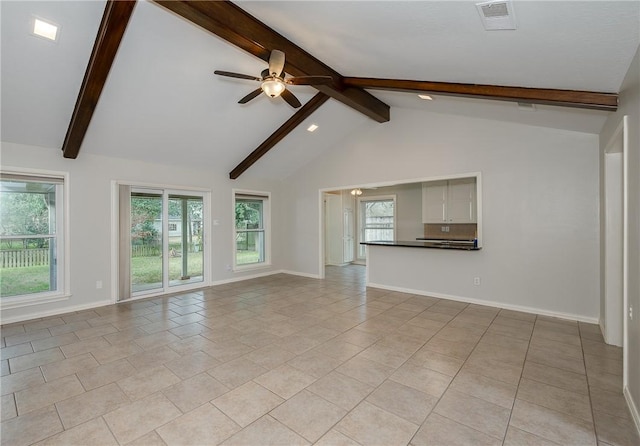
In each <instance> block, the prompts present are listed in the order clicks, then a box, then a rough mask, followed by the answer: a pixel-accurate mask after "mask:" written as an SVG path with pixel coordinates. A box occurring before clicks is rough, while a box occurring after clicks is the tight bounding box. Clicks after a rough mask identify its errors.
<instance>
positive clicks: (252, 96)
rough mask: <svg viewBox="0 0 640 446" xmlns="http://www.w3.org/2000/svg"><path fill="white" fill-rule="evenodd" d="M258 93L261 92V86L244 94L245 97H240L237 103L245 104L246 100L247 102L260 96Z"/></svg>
mask: <svg viewBox="0 0 640 446" xmlns="http://www.w3.org/2000/svg"><path fill="white" fill-rule="evenodd" d="M260 93H262V88H256V89H255V90H253V91H252V92H251V93H249V94H248V95H246V96H245V97H243V98H242V99H240V100H239V101H238V104H246V103H247V102H249V101H250V100H251V99H253V98H255V97H257V96H260Z"/></svg>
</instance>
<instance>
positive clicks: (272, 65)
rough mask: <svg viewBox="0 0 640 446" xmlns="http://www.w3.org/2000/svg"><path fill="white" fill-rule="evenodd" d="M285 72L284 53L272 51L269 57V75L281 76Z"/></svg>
mask: <svg viewBox="0 0 640 446" xmlns="http://www.w3.org/2000/svg"><path fill="white" fill-rule="evenodd" d="M283 70H284V53H283V52H282V51H280V50H272V51H271V56H269V74H274V73H275V75H276V76H280V75H281V74H282V71H283Z"/></svg>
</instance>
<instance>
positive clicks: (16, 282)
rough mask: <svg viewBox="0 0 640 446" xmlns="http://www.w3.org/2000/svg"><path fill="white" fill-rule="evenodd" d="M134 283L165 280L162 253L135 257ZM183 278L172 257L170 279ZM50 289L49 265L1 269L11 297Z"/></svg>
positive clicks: (0, 292) (253, 258) (243, 259)
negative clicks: (163, 277)
mask: <svg viewBox="0 0 640 446" xmlns="http://www.w3.org/2000/svg"><path fill="white" fill-rule="evenodd" d="M202 259H203V253H202V251H201V252H198V253H189V257H188V259H187V274H188V275H190V276H192V277H195V276H202V275H203V268H202ZM259 259H260V254H259V252H258V251H238V252H237V263H238V264H239V265H247V264H251V263H257V262H258V260H259ZM131 271H132V275H131V283H132V284H133V285H136V284H146V283H159V282H162V258H161V257H160V256H149V257H134V258H132V259H131ZM181 277H182V257H171V258H169V280H180V278H181ZM43 291H49V266H30V267H24V268H1V269H0V296H3V297H9V296H17V295H22V294H33V293H40V292H43Z"/></svg>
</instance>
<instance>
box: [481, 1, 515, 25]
mask: <svg viewBox="0 0 640 446" xmlns="http://www.w3.org/2000/svg"><path fill="white" fill-rule="evenodd" d="M476 8H478V13H479V14H480V18H481V19H482V24H483V25H484V29H486V30H487V31H493V30H499V29H516V17H515V15H514V14H513V4H512V3H511V1H510V0H507V1H505V0H498V1H491V2H483V3H476Z"/></svg>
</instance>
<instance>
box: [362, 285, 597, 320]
mask: <svg viewBox="0 0 640 446" xmlns="http://www.w3.org/2000/svg"><path fill="white" fill-rule="evenodd" d="M367 286H368V287H371V288H380V289H382V290H389V291H398V292H400V293H409V294H417V295H419V296H430V297H437V298H439V299H448V300H455V301H458V302H464V303H468V304H477V305H486V306H487V307H494V308H502V309H504V310H513V311H521V312H523V313H531V314H540V315H542V316H550V317H557V318H559V319H567V320H571V321H579V322H586V323H589V324H597V323H598V322H599V320H598V318H596V317H588V316H583V315H579V314H572V313H561V312H557V311H549V310H544V309H542V308H533V307H526V306H522V305H511V304H506V303H504V302H495V301H490V300H482V299H474V298H471V297H463V296H454V295H451V294H443V293H432V292H429V291H423V290H414V289H410V288H403V287H396V286H389V285H382V284H379V283H370V282H368V283H367Z"/></svg>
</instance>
